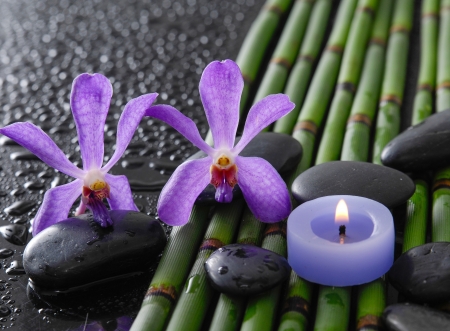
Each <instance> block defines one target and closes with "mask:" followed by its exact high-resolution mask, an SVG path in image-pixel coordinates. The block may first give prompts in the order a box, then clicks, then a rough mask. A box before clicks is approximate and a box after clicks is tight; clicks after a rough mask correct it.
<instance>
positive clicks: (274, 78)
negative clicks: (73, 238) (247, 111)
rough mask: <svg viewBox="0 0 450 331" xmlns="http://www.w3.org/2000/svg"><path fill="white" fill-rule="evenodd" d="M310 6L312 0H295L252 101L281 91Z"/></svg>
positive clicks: (296, 51) (302, 33)
mask: <svg viewBox="0 0 450 331" xmlns="http://www.w3.org/2000/svg"><path fill="white" fill-rule="evenodd" d="M312 7H313V1H305V0H297V1H296V2H295V4H294V6H293V8H292V10H291V12H290V14H289V18H288V20H287V22H286V24H285V26H284V29H283V33H282V34H281V37H280V40H279V42H278V44H277V47H276V48H275V51H274V53H273V55H272V58H271V60H270V63H269V66H268V67H267V70H266V72H265V74H264V77H263V79H262V81H261V84H260V85H259V88H258V92H257V93H256V96H255V99H254V100H253V103H256V102H258V101H259V100H261V99H263V98H264V97H266V96H267V95H269V94H275V93H280V92H282V91H283V88H284V84H285V83H286V79H287V77H288V75H289V71H290V69H291V67H292V64H293V63H294V61H295V58H296V56H297V54H298V51H299V49H300V45H301V44H302V41H303V36H304V34H305V30H306V26H307V25H308V21H309V16H310V14H311V8H312Z"/></svg>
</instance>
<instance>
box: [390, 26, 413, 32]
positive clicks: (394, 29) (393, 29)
mask: <svg viewBox="0 0 450 331" xmlns="http://www.w3.org/2000/svg"><path fill="white" fill-rule="evenodd" d="M409 30H410V29H409V28H408V27H406V26H403V25H394V26H393V27H391V30H390V33H391V34H392V33H396V32H400V33H409Z"/></svg>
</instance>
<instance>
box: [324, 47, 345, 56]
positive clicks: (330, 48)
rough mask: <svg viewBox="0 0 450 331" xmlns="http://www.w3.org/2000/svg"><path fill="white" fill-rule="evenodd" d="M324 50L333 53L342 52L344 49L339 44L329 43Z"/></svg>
mask: <svg viewBox="0 0 450 331" xmlns="http://www.w3.org/2000/svg"><path fill="white" fill-rule="evenodd" d="M326 50H327V51H330V52H333V53H338V54H342V52H343V51H344V48H343V47H342V46H340V45H330V46H327V48H326Z"/></svg>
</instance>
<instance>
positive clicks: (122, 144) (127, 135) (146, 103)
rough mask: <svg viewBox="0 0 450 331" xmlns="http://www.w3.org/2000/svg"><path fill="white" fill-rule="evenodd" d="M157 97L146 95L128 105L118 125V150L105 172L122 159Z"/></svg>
mask: <svg viewBox="0 0 450 331" xmlns="http://www.w3.org/2000/svg"><path fill="white" fill-rule="evenodd" d="M157 96H158V93H150V94H145V95H142V96H140V97H138V98H135V99H133V100H130V101H129V102H128V103H127V104H126V106H125V109H124V110H123V112H122V115H121V116H120V119H119V123H118V125H117V141H116V150H115V152H114V154H113V156H112V157H111V159H110V160H109V161H108V163H107V164H106V165H105V166H104V167H103V170H104V171H105V172H107V171H109V170H110V169H111V168H112V167H113V166H114V164H116V162H117V161H119V159H120V158H121V157H122V154H123V152H125V149H126V148H127V146H128V144H129V143H130V141H131V138H133V135H134V132H135V131H136V128H137V127H138V125H139V122H140V121H141V120H142V117H143V116H144V114H145V111H146V109H148V108H149V107H150V106H151V105H152V103H153V101H155V99H156V97H157Z"/></svg>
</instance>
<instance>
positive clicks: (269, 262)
mask: <svg viewBox="0 0 450 331" xmlns="http://www.w3.org/2000/svg"><path fill="white" fill-rule="evenodd" d="M263 262H264V265H265V266H266V267H267V268H268V269H269V270H272V271H278V270H280V266H279V265H278V264H277V263H276V262H275V261H274V260H272V258H271V257H270V255H266V256H265V257H264V260H263Z"/></svg>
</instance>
